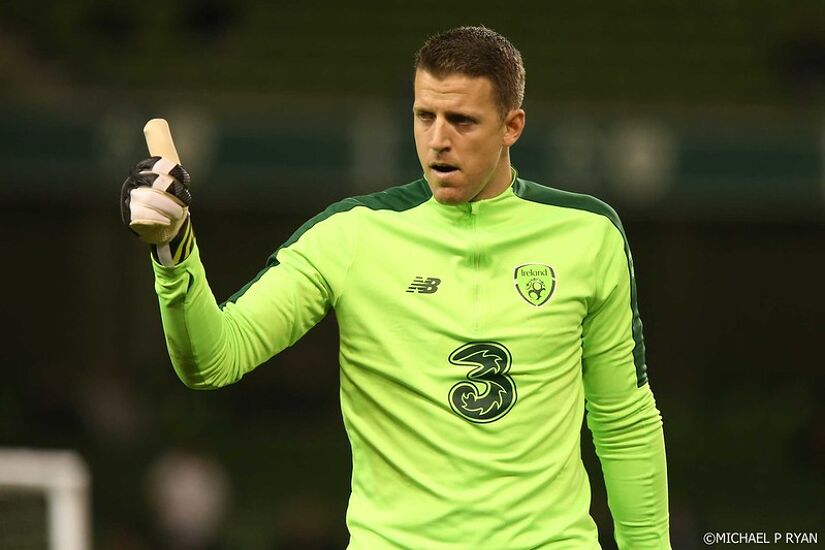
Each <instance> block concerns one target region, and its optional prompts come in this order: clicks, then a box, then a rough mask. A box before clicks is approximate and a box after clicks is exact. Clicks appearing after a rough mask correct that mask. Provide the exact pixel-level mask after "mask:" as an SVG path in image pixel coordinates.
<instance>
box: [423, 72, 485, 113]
mask: <svg viewBox="0 0 825 550" xmlns="http://www.w3.org/2000/svg"><path fill="white" fill-rule="evenodd" d="M414 88H415V100H416V102H421V101H456V102H466V101H469V102H473V103H478V102H481V103H482V104H483V103H487V102H489V103H490V104H491V105H494V104H493V83H492V82H491V81H490V79H489V78H487V77H486V76H469V75H466V74H463V73H449V74H443V75H442V74H439V75H435V74H433V73H431V72H429V71H425V70H422V69H418V70H416V71H415V82H414ZM479 106H482V105H479Z"/></svg>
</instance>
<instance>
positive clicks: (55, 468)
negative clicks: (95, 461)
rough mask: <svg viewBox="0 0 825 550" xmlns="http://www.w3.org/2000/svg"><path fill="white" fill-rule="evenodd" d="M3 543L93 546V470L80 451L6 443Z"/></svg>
mask: <svg viewBox="0 0 825 550" xmlns="http://www.w3.org/2000/svg"><path fill="white" fill-rule="evenodd" d="M0 548H20V549H26V550H29V549H31V550H35V549H37V550H40V549H44V550H89V549H90V548H91V540H90V517H89V470H88V468H87V466H86V463H85V462H84V461H83V459H82V458H81V457H80V455H78V454H77V453H75V452H72V451H45V450H33V449H10V448H2V447H0Z"/></svg>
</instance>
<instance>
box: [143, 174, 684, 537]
mask: <svg viewBox="0 0 825 550" xmlns="http://www.w3.org/2000/svg"><path fill="white" fill-rule="evenodd" d="M154 270H155V275H156V290H157V293H158V296H159V299H160V309H161V315H162V319H163V326H164V332H165V334H166V341H167V346H168V350H169V355H170V357H171V360H172V363H173V365H174V368H175V370H176V371H177V373H178V375H179V376H180V378H181V380H183V382H184V383H185V384H187V385H188V386H190V387H193V388H217V387H221V386H224V385H227V384H231V383H233V382H236V381H237V380H239V379H240V378H241V377H242V376H243V375H244V374H246V373H248V372H249V371H251V370H252V369H254V368H255V367H256V366H257V365H259V364H261V363H262V362H264V361H266V360H267V359H269V358H270V357H272V356H273V355H274V354H276V353H278V352H279V351H281V350H282V349H284V348H286V347H287V346H290V345H292V344H293V343H295V342H296V341H297V340H298V339H299V338H300V337H301V336H302V335H303V334H304V333H305V332H306V331H307V330H309V329H310V328H311V327H312V326H313V325H315V324H316V323H317V322H318V321H320V320H321V319H322V318H323V317H324V315H325V314H326V313H327V312H328V311H329V309H330V308H334V309H335V315H336V318H337V320H338V324H339V327H340V381H341V382H340V383H341V387H340V396H341V408H342V411H343V419H344V425H345V428H346V431H347V434H348V437H349V440H350V443H351V447H352V455H353V456H352V459H353V461H352V463H353V473H352V494H351V497H350V501H349V507H348V512H347V526H348V528H349V531H350V545H349V548H351V549H353V550H360V549H364V550H381V549H385V548H387V549H390V548H391V549H398V548H406V549H426V550H439V549H468V550H469V549H472V550H482V549H489V550H505V549H507V550H509V549H528V548H550V549H554V550H555V549H568V548H569V549H575V550H580V549H593V548H599V544H598V541H597V538H598V537H597V532H596V526H595V523H594V521H593V520H592V518H591V517H590V515H589V507H590V488H589V482H588V477H587V473H586V472H585V469H584V466H583V465H582V460H581V452H580V449H581V445H580V444H581V441H580V433H581V431H580V427H581V424H582V417H583V415H584V412H585V409H586V410H587V424H588V427H589V428H590V430H591V432H592V433H593V439H594V443H595V448H596V451H597V454H598V456H599V459H600V461H601V465H602V469H603V472H604V478H605V482H606V486H607V493H608V502H609V506H610V510H611V513H612V515H613V519H614V525H615V537H616V540H617V542H618V545H619V547H620V548H621V549H623V550H640V549H648V548H656V549H662V548H670V543H669V536H668V511H667V474H666V464H665V450H664V439H663V435H662V421H661V416H660V414H659V411H658V410H657V408H656V404H655V401H654V398H653V394H652V392H651V389H650V386H649V384H648V378H647V369H646V365H645V353H644V341H643V337H642V324H641V321H640V319H639V313H638V308H637V305H636V290H635V281H634V272H633V261H632V257H631V254H630V249H629V247H628V245H627V240H626V238H625V235H624V231H623V229H622V225H621V222H620V221H619V218H618V216H617V215H616V213H615V212H614V211H613V210H612V209H611V208H610V207H609V206H607V205H606V204H604V203H603V202H601V201H598V200H597V199H594V198H592V197H589V196H586V195H578V194H573V193H568V192H563V191H559V190H555V189H551V188H547V187H543V186H541V185H539V184H536V183H533V182H530V181H527V180H523V179H521V178H515V179H514V181H513V184H512V185H511V186H510V187H509V188H508V189H507V190H506V191H505V192H504V193H502V194H501V195H499V196H497V197H495V198H492V199H487V200H480V201H476V202H471V203H468V204H462V205H458V206H448V205H443V204H440V203H438V202H436V201H435V200H434V199H433V197H432V194H431V192H430V190H429V187H428V185H427V183H426V181H425V180H423V179H421V180H418V181H415V182H412V183H410V184H408V185H404V186H400V187H395V188H391V189H388V190H386V191H383V192H380V193H375V194H372V195H367V196H361V197H356V198H349V199H345V200H343V201H341V202H338V203H336V204H333V205H332V206H330V207H329V208H327V209H326V210H325V211H324V212H322V213H321V214H319V215H318V216H316V217H314V218H312V219H311V220H309V221H308V222H307V223H305V224H304V225H303V226H302V227H300V228H299V229H298V230H297V231H296V232H295V233H294V234H293V235H292V237H291V238H290V239H289V240H288V241H287V242H286V243H284V244H283V245H281V247H280V248H278V250H277V251H276V252H275V253H274V254H273V255H272V256H271V257H270V258H269V260H268V262H267V265H266V267H265V268H264V269H263V270H262V271H261V272H260V273H258V275H257V276H256V277H255V278H254V279H253V280H252V281H251V282H250V283H248V284H247V285H246V286H244V287H243V288H242V289H241V290H240V291H238V292H237V293H236V294H235V295H233V296H232V297H231V298H230V299H229V300H228V301H227V302H226V303H225V304H222V305H218V303H217V302H216V300H215V298H214V296H213V294H212V292H211V290H210V288H209V286H208V283H207V280H206V275H205V271H204V268H203V265H202V263H201V260H200V257H199V252H198V250H197V247H196V248H195V249H194V251H193V253H192V254H191V255H190V256H189V257H188V258H187V259H186V260H185V261H184V262H182V263H181V264H179V265H178V266H176V267H164V266H161V265H160V264H157V263H155V264H154Z"/></svg>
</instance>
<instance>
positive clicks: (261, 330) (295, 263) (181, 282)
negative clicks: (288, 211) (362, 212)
mask: <svg viewBox="0 0 825 550" xmlns="http://www.w3.org/2000/svg"><path fill="white" fill-rule="evenodd" d="M355 214H356V212H355V211H354V210H350V211H347V212H344V213H335V214H334V215H331V214H330V212H329V211H325V212H324V213H322V214H320V215H319V216H316V217H315V218H313V219H312V220H310V221H308V222H307V223H306V224H304V225H303V226H302V227H301V228H300V229H298V231H296V232H295V234H293V236H292V237H291V238H290V239H289V240H288V241H287V242H286V243H285V244H284V245H282V246H281V247H280V248H279V249H278V251H277V252H276V253H275V254H273V255H272V256H271V257H270V259H269V261H268V262H267V265H266V267H265V268H264V269H263V270H262V271H261V272H260V273H258V275H257V276H256V277H255V278H254V279H253V280H252V281H251V282H249V283H248V284H247V285H245V286H244V287H243V288H241V289H240V290H239V291H238V292H237V293H235V294H234V295H233V296H232V297H231V298H230V299H229V300H228V301H227V302H226V303H224V304H223V305H218V303H217V301H216V300H215V297H214V295H213V293H212V290H211V289H210V287H209V283H208V282H207V279H206V271H205V269H204V266H203V264H202V263H201V259H200V251H199V249H198V247H197V244H195V246H194V248H193V251H192V253H191V254H190V256H189V257H188V258H186V260H184V261H183V262H181V263H180V264H178V265H177V266H174V267H165V266H163V265H161V264H159V263H157V262H155V261H153V269H154V272H155V291H156V292H157V295H158V300H159V303H160V313H161V320H162V322H163V332H164V335H165V338H166V346H167V349H168V352H169V357H170V359H171V361H172V365H173V366H174V368H175V371H176V373H177V375H178V377H179V378H180V379H181V381H183V383H184V384H186V385H187V386H189V387H191V388H195V389H210V388H218V387H222V386H226V385H228V384H232V383H234V382H236V381H238V380H239V379H240V378H241V377H242V376H243V375H244V374H246V373H247V372H249V371H251V370H252V369H254V368H255V367H256V366H258V365H260V364H261V363H263V362H264V361H266V360H267V359H269V358H270V357H272V356H273V355H275V354H276V353H278V352H280V351H281V350H283V349H285V348H286V347H289V346H291V345H292V344H293V343H295V342H296V341H297V340H298V339H299V338H301V336H303V335H304V334H305V333H306V332H307V331H308V330H309V329H310V328H312V327H313V326H314V325H315V324H317V323H318V322H319V321H320V320H321V319H323V317H324V316H325V315H326V313H327V311H329V308H330V307H334V305H335V303H336V302H337V300H338V299H339V298H340V296H341V294H342V292H343V288H344V284H345V281H346V276H347V272H348V270H349V266H350V263H351V254H352V251H353V249H354V240H355V233H356V227H355V224H356V221H355V220H356V219H357V217H356V215H355Z"/></svg>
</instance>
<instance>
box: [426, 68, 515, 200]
mask: <svg viewBox="0 0 825 550" xmlns="http://www.w3.org/2000/svg"><path fill="white" fill-rule="evenodd" d="M413 116H414V118H415V120H414V134H415V148H416V151H417V152H418V160H419V162H421V168H422V169H423V170H424V177H425V178H426V179H427V182H428V183H429V184H430V189H431V190H432V192H433V196H434V197H435V199H436V200H437V201H438V202H440V203H444V204H461V203H464V202H470V201H474V200H479V199H487V198H491V197H495V196H496V195H498V194H499V193H501V192H502V191H504V190H505V189H506V188H507V186H508V185H509V184H510V179H511V174H510V160H509V158H510V157H509V149H508V148H509V147H510V145H512V144H513V143H515V141H516V140H517V139H518V138H519V136H520V135H521V131H522V129H523V128H524V111H522V110H521V109H514V110H512V111H510V112H509V113H508V114H507V116H505V117H504V119H502V117H501V112H500V111H499V108H498V105H497V104H496V101H495V96H494V94H493V84H492V82H490V79H488V78H486V77H471V76H466V75H463V74H452V75H448V76H445V77H443V78H438V77H436V76H433V75H432V74H431V73H428V72H427V71H424V70H418V71H416V73H415V103H414V104H413Z"/></svg>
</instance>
